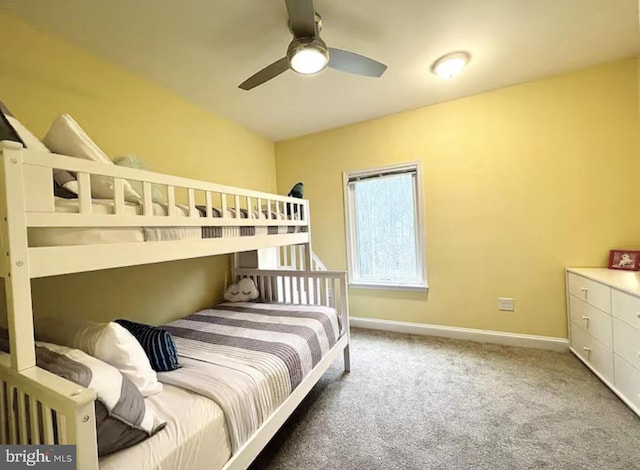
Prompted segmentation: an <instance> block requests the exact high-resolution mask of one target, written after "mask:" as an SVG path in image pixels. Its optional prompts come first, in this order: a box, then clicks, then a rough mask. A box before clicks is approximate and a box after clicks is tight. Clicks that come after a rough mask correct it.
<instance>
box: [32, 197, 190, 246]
mask: <svg viewBox="0 0 640 470" xmlns="http://www.w3.org/2000/svg"><path fill="white" fill-rule="evenodd" d="M176 208H177V210H178V215H184V216H186V215H187V209H186V208H185V207H183V206H176ZM55 209H56V212H61V213H67V214H74V213H79V212H80V203H79V201H78V199H64V198H60V197H56V198H55ZM91 210H92V213H93V214H99V215H108V214H113V212H114V209H113V201H112V200H110V199H93V200H92V204H91ZM125 213H126V214H127V215H140V214H142V206H141V205H140V204H135V203H131V202H127V203H126V204H125ZM153 213H154V215H166V207H165V206H163V205H161V204H157V203H154V204H153ZM28 234H29V246H33V247H35V246H66V245H91V244H100V243H126V242H143V241H145V240H151V241H162V240H186V239H194V240H195V239H200V238H202V230H201V228H200V227H162V228H156V227H148V228H142V227H91V228H89V227H46V228H43V227H32V228H29V231H28Z"/></svg>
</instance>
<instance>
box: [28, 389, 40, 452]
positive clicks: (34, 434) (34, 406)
mask: <svg viewBox="0 0 640 470" xmlns="http://www.w3.org/2000/svg"><path fill="white" fill-rule="evenodd" d="M39 403H40V402H39V401H38V400H36V399H34V398H33V397H29V421H30V422H31V444H32V445H40V444H41V441H40V413H39V411H38V404H39ZM40 406H42V405H40Z"/></svg>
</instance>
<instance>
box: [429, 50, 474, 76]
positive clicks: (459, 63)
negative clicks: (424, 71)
mask: <svg viewBox="0 0 640 470" xmlns="http://www.w3.org/2000/svg"><path fill="white" fill-rule="evenodd" d="M470 60H471V54H469V53H468V52H464V51H458V52H451V53H449V54H445V55H443V56H442V57H440V58H439V59H438V60H436V61H435V62H434V63H433V65H432V66H431V71H432V72H433V73H435V74H436V75H437V76H438V77H440V78H447V79H449V78H453V77H455V76H456V75H458V74H459V73H460V72H462V70H463V69H464V68H465V66H466V65H467V64H468V63H469V61H470Z"/></svg>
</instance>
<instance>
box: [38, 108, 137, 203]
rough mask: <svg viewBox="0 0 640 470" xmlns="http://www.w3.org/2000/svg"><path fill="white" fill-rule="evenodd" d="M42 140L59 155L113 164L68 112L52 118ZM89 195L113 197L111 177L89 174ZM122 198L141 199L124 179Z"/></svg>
mask: <svg viewBox="0 0 640 470" xmlns="http://www.w3.org/2000/svg"><path fill="white" fill-rule="evenodd" d="M43 142H44V143H45V145H46V146H47V147H49V150H51V151H52V152H54V153H58V154H60V155H67V156H69V157H76V158H84V159H85V160H91V161H94V162H97V163H104V164H105V165H113V162H112V161H111V160H110V159H109V157H107V155H106V154H105V153H104V152H103V151H102V150H100V147H98V146H97V145H96V144H95V142H94V141H93V140H91V138H90V137H89V136H88V135H87V133H86V132H85V131H84V130H83V129H82V128H81V127H80V126H79V125H78V123H77V122H76V121H74V120H73V118H72V117H71V116H69V115H68V114H61V115H60V116H58V117H56V118H55V119H54V121H53V123H52V124H51V127H50V128H49V131H48V132H47V135H45V136H44V139H43ZM91 196H92V197H94V198H97V199H113V178H111V177H110V176H101V175H91ZM124 198H125V200H126V201H130V202H140V200H141V197H140V195H139V194H138V193H137V192H135V191H134V190H133V188H132V187H131V185H130V184H129V182H128V181H126V180H125V181H124Z"/></svg>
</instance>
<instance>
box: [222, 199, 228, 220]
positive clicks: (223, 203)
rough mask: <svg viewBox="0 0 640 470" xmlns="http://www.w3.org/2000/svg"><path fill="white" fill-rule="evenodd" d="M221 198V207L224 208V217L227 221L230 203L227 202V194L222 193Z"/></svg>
mask: <svg viewBox="0 0 640 470" xmlns="http://www.w3.org/2000/svg"><path fill="white" fill-rule="evenodd" d="M220 198H221V201H220V206H221V207H222V217H223V218H224V219H226V218H227V217H229V212H228V209H229V206H228V204H229V202H228V201H227V195H226V194H225V193H221V194H220Z"/></svg>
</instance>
